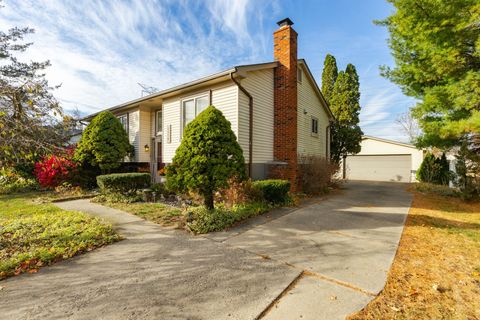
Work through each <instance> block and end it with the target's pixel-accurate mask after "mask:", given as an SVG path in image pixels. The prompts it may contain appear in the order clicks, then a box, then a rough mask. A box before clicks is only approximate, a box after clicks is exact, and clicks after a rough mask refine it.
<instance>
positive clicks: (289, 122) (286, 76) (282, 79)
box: [270, 25, 299, 191]
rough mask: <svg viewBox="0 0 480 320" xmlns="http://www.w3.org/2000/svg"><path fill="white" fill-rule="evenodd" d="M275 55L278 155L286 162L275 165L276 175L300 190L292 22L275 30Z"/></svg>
mask: <svg viewBox="0 0 480 320" xmlns="http://www.w3.org/2000/svg"><path fill="white" fill-rule="evenodd" d="M273 38H274V41H273V43H274V47H273V55H274V58H275V60H276V61H278V62H279V64H278V67H276V68H275V72H274V83H275V87H274V104H275V111H274V149H273V150H274V151H273V154H274V158H275V160H276V161H278V162H285V163H286V165H282V166H278V165H276V166H273V168H271V170H270V175H271V177H272V178H287V179H289V180H290V182H291V191H298V189H299V188H298V181H297V176H298V172H297V170H298V167H297V105H298V104H297V32H296V31H295V30H293V28H292V27H291V26H290V25H285V26H281V27H280V28H279V29H278V30H277V31H275V32H274V33H273Z"/></svg>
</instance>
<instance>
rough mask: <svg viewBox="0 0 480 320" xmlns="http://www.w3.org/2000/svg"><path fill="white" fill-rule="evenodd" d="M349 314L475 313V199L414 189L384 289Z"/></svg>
mask: <svg viewBox="0 0 480 320" xmlns="http://www.w3.org/2000/svg"><path fill="white" fill-rule="evenodd" d="M349 319H480V203H478V202H477V203H466V202H463V201H462V200H460V199H458V198H454V197H445V196H440V195H434V194H428V193H420V192H414V200H413V203H412V208H411V209H410V212H409V216H408V218H407V221H406V225H405V229H404V231H403V235H402V239H401V241H400V246H399V249H398V252H397V255H396V257H395V260H394V263H393V265H392V268H391V270H390V273H389V276H388V280H387V284H386V286H385V289H384V290H383V291H382V293H381V294H380V295H379V296H378V297H377V298H376V299H375V300H373V301H372V302H371V303H370V304H369V305H368V306H367V307H366V308H365V309H364V310H362V311H360V312H359V313H357V314H354V315H352V316H351V317H350V318H349Z"/></svg>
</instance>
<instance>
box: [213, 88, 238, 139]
mask: <svg viewBox="0 0 480 320" xmlns="http://www.w3.org/2000/svg"><path fill="white" fill-rule="evenodd" d="M212 105H213V106H215V108H217V109H218V110H220V111H222V113H223V115H224V116H225V118H227V120H228V121H230V124H231V126H232V130H233V132H234V133H235V135H236V136H237V137H238V111H237V110H238V108H237V105H238V88H237V86H235V85H233V84H230V83H229V85H228V86H224V87H219V88H217V89H215V88H214V89H213V90H212Z"/></svg>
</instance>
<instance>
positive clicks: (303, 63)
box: [298, 59, 335, 120]
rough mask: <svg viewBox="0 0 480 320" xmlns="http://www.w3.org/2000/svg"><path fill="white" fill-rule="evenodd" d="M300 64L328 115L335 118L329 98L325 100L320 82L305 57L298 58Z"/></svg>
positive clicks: (332, 118)
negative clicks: (318, 82) (319, 85)
mask: <svg viewBox="0 0 480 320" xmlns="http://www.w3.org/2000/svg"><path fill="white" fill-rule="evenodd" d="M298 65H299V66H301V67H302V70H304V71H305V74H306V76H307V78H308V80H309V81H310V83H311V84H312V87H313V90H314V91H315V94H316V95H317V97H318V98H319V100H320V103H321V105H322V107H323V109H324V110H325V112H326V113H327V115H328V116H329V117H330V119H331V120H335V116H334V115H333V113H332V110H330V107H329V106H328V102H327V100H325V97H324V96H323V94H322V91H321V90H320V88H319V87H318V84H317V82H316V81H315V78H314V77H313V74H312V72H311V71H310V68H309V67H308V65H307V62H306V61H305V59H298Z"/></svg>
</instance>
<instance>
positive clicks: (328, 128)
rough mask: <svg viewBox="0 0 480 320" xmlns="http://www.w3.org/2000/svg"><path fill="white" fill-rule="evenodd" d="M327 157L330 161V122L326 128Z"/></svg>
mask: <svg viewBox="0 0 480 320" xmlns="http://www.w3.org/2000/svg"><path fill="white" fill-rule="evenodd" d="M325 158H326V159H327V160H328V161H329V162H330V123H329V124H328V126H326V128H325Z"/></svg>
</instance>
